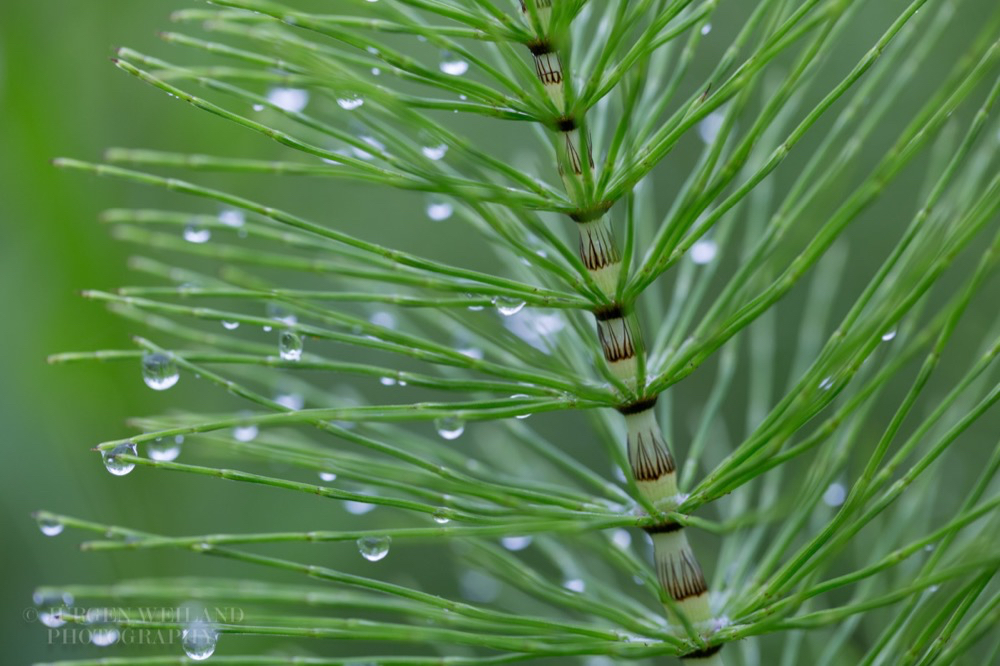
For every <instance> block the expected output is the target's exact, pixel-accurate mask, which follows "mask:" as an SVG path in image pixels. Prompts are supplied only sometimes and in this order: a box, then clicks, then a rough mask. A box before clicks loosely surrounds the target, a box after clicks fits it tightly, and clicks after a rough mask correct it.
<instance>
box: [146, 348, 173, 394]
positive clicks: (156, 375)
mask: <svg viewBox="0 0 1000 666" xmlns="http://www.w3.org/2000/svg"><path fill="white" fill-rule="evenodd" d="M178 379H180V373H178V371H177V365H176V364H175V363H174V360H173V359H172V358H170V357H169V356H167V355H166V354H164V353H162V352H149V353H146V354H143V356H142V380H143V381H144V382H146V386H148V387H149V388H151V389H153V390H154V391H166V390H167V389H168V388H170V387H171V386H173V385H174V384H176V383H177V380H178Z"/></svg>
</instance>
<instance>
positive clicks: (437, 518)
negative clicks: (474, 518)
mask: <svg viewBox="0 0 1000 666" xmlns="http://www.w3.org/2000/svg"><path fill="white" fill-rule="evenodd" d="M431 518H433V519H434V522H435V523H437V524H438V525H444V524H446V523H448V522H449V521H450V520H451V518H449V517H448V510H447V509H438V510H437V511H435V512H434V513H433V515H432V516H431Z"/></svg>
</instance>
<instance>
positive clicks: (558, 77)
mask: <svg viewBox="0 0 1000 666" xmlns="http://www.w3.org/2000/svg"><path fill="white" fill-rule="evenodd" d="M532 57H533V58H534V59H535V75H536V76H537V77H538V80H539V81H541V82H542V83H543V84H545V85H556V84H559V83H562V80H563V74H562V62H560V61H559V54H558V53H555V52H554V51H549V52H548V53H543V54H541V55H535V54H532Z"/></svg>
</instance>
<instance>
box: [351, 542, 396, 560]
mask: <svg viewBox="0 0 1000 666" xmlns="http://www.w3.org/2000/svg"><path fill="white" fill-rule="evenodd" d="M390 543H392V538H391V537H387V536H377V537H361V538H360V539H358V552H360V553H361V557H363V558H365V559H366V560H368V561H369V562H378V561H379V560H381V559H383V558H384V557H385V556H386V555H388V554H389V544H390Z"/></svg>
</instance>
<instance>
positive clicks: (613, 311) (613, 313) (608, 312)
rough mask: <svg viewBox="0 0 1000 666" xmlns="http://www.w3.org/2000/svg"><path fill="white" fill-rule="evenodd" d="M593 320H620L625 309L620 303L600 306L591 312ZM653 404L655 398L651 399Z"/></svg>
mask: <svg viewBox="0 0 1000 666" xmlns="http://www.w3.org/2000/svg"><path fill="white" fill-rule="evenodd" d="M593 313H594V319H596V320H597V321H608V320H609V319H621V318H622V317H624V316H625V308H624V307H622V304H621V303H618V302H617V301H616V302H614V303H608V304H607V305H600V306H598V307H596V308H594V310H593ZM653 400H654V402H655V400H656V398H653Z"/></svg>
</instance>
